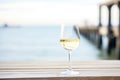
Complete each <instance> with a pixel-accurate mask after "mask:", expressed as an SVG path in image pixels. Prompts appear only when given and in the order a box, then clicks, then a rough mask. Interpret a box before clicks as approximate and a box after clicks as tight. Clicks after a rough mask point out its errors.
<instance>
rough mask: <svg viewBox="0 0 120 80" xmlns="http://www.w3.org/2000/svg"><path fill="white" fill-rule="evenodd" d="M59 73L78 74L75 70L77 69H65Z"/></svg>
mask: <svg viewBox="0 0 120 80" xmlns="http://www.w3.org/2000/svg"><path fill="white" fill-rule="evenodd" d="M61 74H62V75H78V74H80V73H79V72H77V71H73V70H69V69H68V70H66V71H63V72H61Z"/></svg>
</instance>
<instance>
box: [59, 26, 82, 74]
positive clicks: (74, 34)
mask: <svg viewBox="0 0 120 80" xmlns="http://www.w3.org/2000/svg"><path fill="white" fill-rule="evenodd" d="M79 43H80V33H79V28H78V27H77V26H74V25H63V24H62V25H61V37H60V44H61V45H62V47H63V48H64V49H65V50H67V51H68V69H67V70H66V71H64V72H61V73H62V74H68V75H74V74H79V72H76V71H73V70H72V67H71V53H72V51H73V50H74V49H76V48H77V47H78V46H79Z"/></svg>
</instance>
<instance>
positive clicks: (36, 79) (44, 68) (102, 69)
mask: <svg viewBox="0 0 120 80" xmlns="http://www.w3.org/2000/svg"><path fill="white" fill-rule="evenodd" d="M71 65H72V68H73V70H75V71H79V72H80V74H78V75H63V74H60V72H62V71H64V70H66V69H67V67H68V63H67V62H9V63H8V62H0V80H120V61H118V60H112V61H103V60H102V61H79V62H72V63H71Z"/></svg>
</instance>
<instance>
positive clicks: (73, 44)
mask: <svg viewBox="0 0 120 80" xmlns="http://www.w3.org/2000/svg"><path fill="white" fill-rule="evenodd" d="M60 43H61V44H62V46H63V47H64V48H65V49H67V50H73V49H75V48H77V47H78V45H79V43H80V39H60Z"/></svg>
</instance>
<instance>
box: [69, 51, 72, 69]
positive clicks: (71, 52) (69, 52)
mask: <svg viewBox="0 0 120 80" xmlns="http://www.w3.org/2000/svg"><path fill="white" fill-rule="evenodd" d="M71 53H72V51H71V50H69V51H68V56H69V58H68V63H69V66H68V69H69V70H72V67H71Z"/></svg>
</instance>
